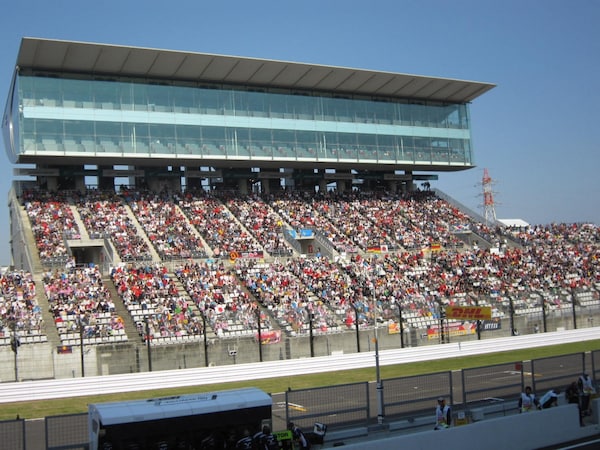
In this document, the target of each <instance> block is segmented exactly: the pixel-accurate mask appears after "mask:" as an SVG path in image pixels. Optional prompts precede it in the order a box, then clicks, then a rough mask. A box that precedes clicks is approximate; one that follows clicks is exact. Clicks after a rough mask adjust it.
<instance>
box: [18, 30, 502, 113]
mask: <svg viewBox="0 0 600 450" xmlns="http://www.w3.org/2000/svg"><path fill="white" fill-rule="evenodd" d="M17 66H18V67H19V68H22V69H25V68H29V69H33V70H47V71H53V72H67V73H88V74H95V75H110V76H129V77H141V78H148V79H163V80H165V79H167V80H173V81H188V82H189V81H191V82H211V83H223V84H235V85H250V86H256V87H277V88H284V89H298V90H309V91H324V92H331V93H339V94H346V95H367V96H377V97H394V98H404V99H411V98H412V99H419V100H428V101H439V102H448V103H467V102H471V101H472V100H473V99H475V98H477V97H478V96H480V95H482V94H483V93H485V92H487V91H489V90H490V89H492V88H493V87H494V86H495V85H494V84H490V83H481V82H475V81H464V80H456V79H449V78H433V77H424V76H417V75H407V74H400V73H392V72H378V71H372V70H362V69H351V68H345V67H334V66H322V65H315V64H304V63H295V62H286V61H273V60H267V59H256V58H241V57H237V56H223V55H213V54H206V53H190V52H182V51H173V50H159V49H150V48H140V47H127V46H116V45H108V44H94V43H85V42H73V41H59V40H49V39H38V38H23V39H22V41H21V48H20V49H19V55H18V57H17Z"/></svg>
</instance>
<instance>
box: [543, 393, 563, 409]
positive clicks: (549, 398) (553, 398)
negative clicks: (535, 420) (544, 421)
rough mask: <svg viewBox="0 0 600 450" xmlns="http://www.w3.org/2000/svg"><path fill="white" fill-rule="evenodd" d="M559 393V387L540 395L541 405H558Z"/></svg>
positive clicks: (549, 406)
mask: <svg viewBox="0 0 600 450" xmlns="http://www.w3.org/2000/svg"><path fill="white" fill-rule="evenodd" d="M558 394H560V391H559V390H558V389H550V390H549V391H548V392H546V393H545V394H544V395H542V396H541V397H540V405H542V409H548V408H551V407H553V406H558Z"/></svg>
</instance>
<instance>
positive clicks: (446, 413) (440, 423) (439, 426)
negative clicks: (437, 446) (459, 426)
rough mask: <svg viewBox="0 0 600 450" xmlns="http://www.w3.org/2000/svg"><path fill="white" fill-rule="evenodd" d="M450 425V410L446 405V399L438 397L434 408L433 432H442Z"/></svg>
mask: <svg viewBox="0 0 600 450" xmlns="http://www.w3.org/2000/svg"><path fill="white" fill-rule="evenodd" d="M450 425H452V410H451V409H450V406H448V405H446V399H445V398H444V397H439V398H438V399H437V405H436V407H435V427H434V428H433V429H434V430H444V429H446V428H448V427H449V426H450Z"/></svg>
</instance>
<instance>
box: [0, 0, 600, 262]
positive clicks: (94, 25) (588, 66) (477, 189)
mask: <svg viewBox="0 0 600 450" xmlns="http://www.w3.org/2000/svg"><path fill="white" fill-rule="evenodd" d="M599 24H600V0H562V1H559V0H503V1H492V0H489V1H485V0H453V1H449V0H448V1H444V0H371V1H365V0H362V1H356V0H304V1H296V2H291V1H285V0H278V1H275V0H253V1H241V0H240V1H219V2H214V1H211V2H207V1H202V0H190V1H187V0H186V1H177V0H172V1H170V2H165V1H156V0H146V1H132V0H121V1H119V2H117V1H113V0H104V1H102V2H89V1H86V0H79V1H73V0H54V1H47V0H46V1H39V0H33V1H32V0H23V1H20V2H16V1H11V2H8V3H7V4H6V5H5V6H4V7H3V8H2V15H1V16H0V42H1V43H2V45H0V101H1V102H2V105H1V106H2V109H3V108H4V104H5V102H6V95H7V93H8V88H9V84H10V78H11V76H12V72H13V68H14V64H15V60H16V55H17V52H18V49H19V45H20V40H21V38H22V37H24V36H29V37H39V38H49V39H64V40H75V41H85V42H99V43H108V44H117V45H132V46H139V47H152V48H165V49H171V50H184V51H194V52H201V53H217V54H223V55H235V56H248V57H256V58H267V59H279V60H287V61H297V62H306V63H315V64H326V65H336V66H345V67H355V68H364V69H371V70H381V71H391V72H399V73H409V74H417V75H426V76H436V77H448V78H459V79H466V80H474V81H484V82H489V83H494V84H496V85H497V87H496V88H494V89H493V90H491V91H490V92H488V93H486V94H484V95H483V96H481V97H480V98H478V99H476V100H475V101H474V102H473V104H472V105H471V118H472V126H473V142H474V149H475V158H476V159H475V160H476V164H477V166H478V167H477V168H475V169H472V170H469V171H465V172H459V173H454V174H452V173H450V174H441V175H440V180H439V181H438V182H435V183H433V186H434V187H438V188H440V189H442V190H444V191H445V192H447V193H448V194H450V195H452V196H453V197H455V198H456V199H457V200H459V201H461V202H462V203H464V204H465V205H466V206H468V207H470V208H471V209H473V210H475V211H477V212H479V213H482V212H483V210H482V207H481V204H482V202H483V197H482V195H481V193H482V188H481V179H482V176H483V169H484V168H487V169H488V170H489V173H490V175H491V177H492V178H493V179H494V183H493V191H494V199H495V202H496V215H497V217H498V218H500V219H514V218H521V219H524V220H526V221H528V222H529V223H532V224H548V223H552V222H582V221H586V222H594V223H597V224H600V186H599V184H600V183H599V181H598V173H597V172H598V169H599V168H600V91H599V89H598V83H599V81H600V25H599ZM0 153H1V155H0V160H2V161H3V162H2V163H0V196H4V198H5V199H6V195H7V194H8V191H9V188H10V183H11V180H12V167H11V165H10V163H9V160H8V158H7V157H6V151H5V148H4V142H1V143H0ZM2 204H4V205H6V201H4V202H0V236H1V237H0V264H3V265H5V264H8V263H9V262H10V256H9V254H8V252H9V246H8V240H9V227H8V211H7V208H6V207H2Z"/></svg>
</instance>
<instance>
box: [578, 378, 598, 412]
mask: <svg viewBox="0 0 600 450" xmlns="http://www.w3.org/2000/svg"><path fill="white" fill-rule="evenodd" d="M577 384H578V386H579V393H580V394H581V413H582V414H583V415H584V416H591V415H592V405H591V402H590V400H591V398H592V395H594V394H595V393H596V389H595V388H594V382H593V380H592V377H590V376H589V375H588V374H587V373H583V374H581V376H580V377H579V380H577Z"/></svg>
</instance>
